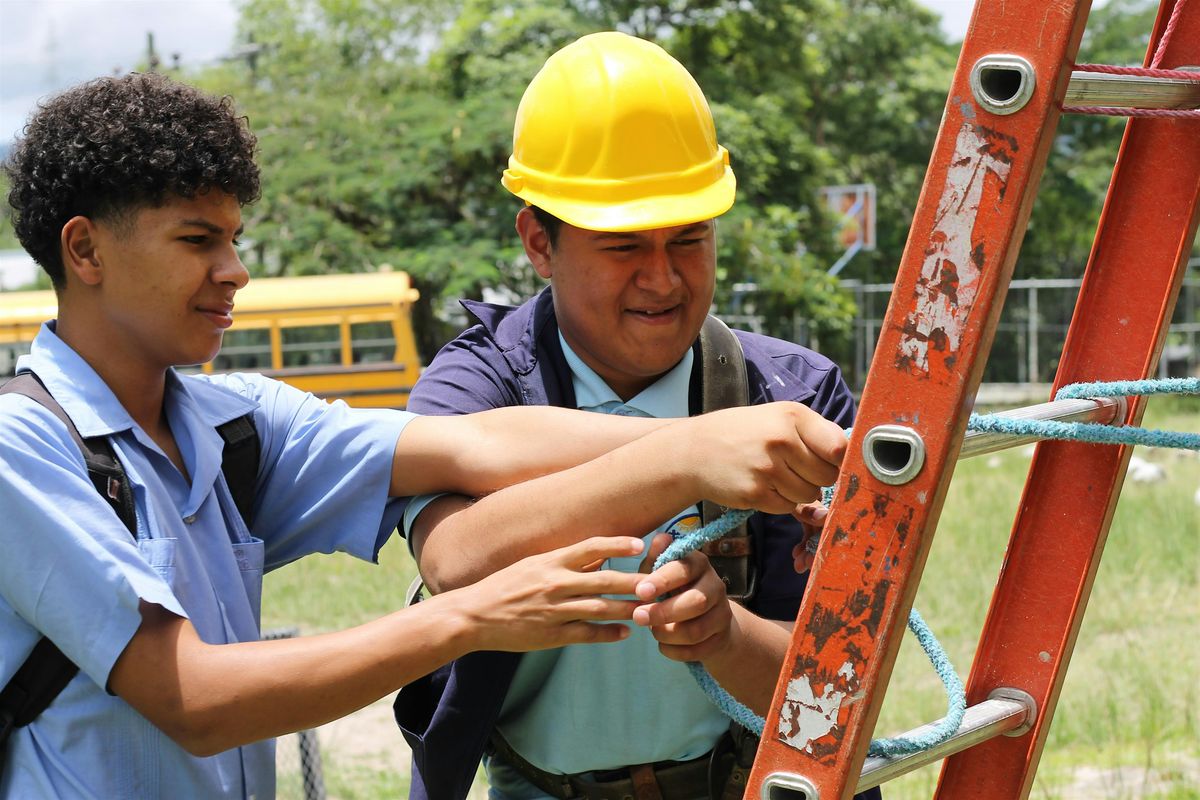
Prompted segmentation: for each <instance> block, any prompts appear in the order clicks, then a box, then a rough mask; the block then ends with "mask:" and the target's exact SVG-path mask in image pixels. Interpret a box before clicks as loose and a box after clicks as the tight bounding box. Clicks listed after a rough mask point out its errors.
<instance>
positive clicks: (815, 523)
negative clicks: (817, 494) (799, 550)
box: [792, 502, 829, 528]
mask: <svg viewBox="0 0 1200 800" xmlns="http://www.w3.org/2000/svg"><path fill="white" fill-rule="evenodd" d="M792 516H794V517H795V518H796V519H797V520H798V521H799V522H801V523H803V524H804V525H811V526H812V527H814V528H820V527H821V526H822V525H824V524H825V518H826V517H828V516H829V509H828V508H826V507H825V504H824V503H821V502H814V503H805V504H804V505H802V506H800V507H799V508H797V509H796V510H795V511H793V512H792Z"/></svg>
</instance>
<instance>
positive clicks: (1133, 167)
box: [746, 0, 1200, 800]
mask: <svg viewBox="0 0 1200 800" xmlns="http://www.w3.org/2000/svg"><path fill="white" fill-rule="evenodd" d="M1183 2H1186V0H1163V2H1162V7H1161V8H1160V11H1159V17H1158V20H1157V22H1156V24H1155V30H1154V35H1153V36H1152V39H1151V47H1150V52H1151V53H1155V52H1156V50H1157V48H1158V47H1159V43H1160V42H1161V41H1162V40H1163V39H1164V38H1168V41H1167V43H1166V45H1167V46H1166V47H1165V48H1163V52H1162V54H1161V56H1160V57H1159V58H1157V59H1156V61H1157V62H1159V63H1155V66H1161V67H1164V68H1167V67H1170V68H1181V67H1185V66H1187V65H1200V3H1194V4H1193V6H1192V7H1191V8H1190V9H1188V10H1187V12H1186V13H1182V14H1176V15H1175V18H1174V19H1172V11H1174V10H1175V8H1176V3H1183ZM1088 7H1089V3H1088V2H1087V0H1056V2H1046V1H1045V0H978V2H977V4H976V6H975V12H974V16H973V18H972V21H971V25H970V28H969V30H968V32H967V35H966V39H965V41H964V42H963V47H962V53H961V56H960V58H959V62H958V68H957V70H956V72H955V76H954V82H953V85H952V87H951V91H950V96H949V99H948V101H947V104H946V110H945V115H944V117H943V119H942V124H941V129H940V131H939V133H938V138H937V142H936V144H935V146H934V152H933V156H932V159H931V163H930V167H929V170H928V173H927V174H926V177H925V184H924V187H923V189H922V191H921V196H920V201H919V204H918V210H917V213H916V215H915V218H914V220H913V225H912V229H911V231H910V235H909V239H908V244H907V246H906V248H905V251H904V255H903V259H902V261H901V265H900V270H899V274H898V276H897V279H896V283H895V288H894V290H893V294H892V300H891V305H890V306H889V308H888V313H887V317H886V319H885V322H884V325H883V329H882V333H881V335H880V339H879V344H878V347H877V349H876V351H875V357H874V362H873V363H872V366H871V370H870V374H869V377H868V380H867V383H866V387H865V390H864V392H863V398H862V404H861V409H860V412H859V415H858V419H857V421H856V423H855V425H854V431H853V435H852V437H851V439H850V450H849V454H848V455H847V457H846V461H845V464H844V465H843V468H842V472H841V477H840V479H839V482H838V488H837V492H836V495H835V498H834V500H833V505H832V508H831V510H830V515H829V517H828V518H827V520H826V523H825V529H824V534H823V544H822V551H821V553H820V555H818V558H817V563H816V565H815V566H814V567H813V572H812V575H811V577H810V579H809V587H808V593H807V595H806V596H805V598H804V603H803V605H802V607H801V609H800V612H799V615H798V618H797V621H796V626H795V630H794V633H793V638H792V643H791V646H790V648H789V650H788V653H787V656H786V657H785V659H784V663H783V667H782V670H781V674H780V676H779V681H778V684H777V685H776V688H775V694H774V699H773V700H772V704H771V708H770V710H769V713H768V716H767V718H766V726H765V729H764V734H763V739H762V744H761V746H760V749H759V751H758V756H757V758H756V760H755V763H754V767H753V769H752V771H751V775H750V779H749V783H748V785H747V791H746V797H747V798H748V800H848V798H850V797H851V796H852V795H853V794H854V793H855V790H856V788H857V789H865V788H868V787H869V786H874V785H878V783H879V782H880V780H881V773H887V774H888V777H893V776H894V775H895V774H900V772H901V771H908V769H913V768H915V767H917V766H921V765H922V764H925V763H929V762H930V761H932V760H935V759H936V758H942V757H945V756H947V754H954V755H951V756H950V757H949V758H948V760H947V761H946V762H945V764H944V766H943V771H942V774H941V778H940V782H939V786H938V789H937V797H938V798H945V800H963V799H964V798H970V799H971V800H1002V799H1003V800H1016V799H1017V798H1025V797H1028V796H1029V792H1030V788H1031V785H1032V783H1033V776H1034V772H1035V770H1036V768H1037V764H1038V760H1039V758H1040V755H1041V750H1042V747H1043V745H1044V743H1045V740H1046V734H1047V732H1048V730H1049V727H1050V720H1051V718H1052V716H1053V713H1054V707H1055V704H1056V702H1057V700H1058V695H1059V692H1060V689H1061V687H1062V683H1063V679H1064V677H1065V673H1066V668H1067V664H1068V662H1069V660H1070V656H1071V652H1072V649H1073V647H1074V644H1075V639H1076V636H1077V634H1078V631H1079V625H1080V622H1081V621H1082V616H1083V611H1084V608H1085V607H1086V605H1087V600H1088V596H1089V594H1090V592H1091V587H1092V583H1093V580H1094V578H1095V575H1096V569H1097V566H1098V564H1099V561H1100V556H1101V553H1102V551H1103V548H1104V542H1105V537H1106V535H1107V532H1108V526H1109V523H1110V521H1111V519H1112V515H1113V510H1114V507H1115V504H1116V500H1117V496H1118V493H1119V491H1120V488H1121V483H1122V480H1123V478H1124V474H1125V469H1126V466H1127V464H1128V461H1129V456H1130V448H1128V447H1094V446H1085V445H1081V444H1079V443H1073V442H1044V443H1042V444H1041V445H1039V447H1038V449H1037V454H1036V455H1035V457H1034V460H1033V463H1032V466H1031V469H1030V473H1029V477H1028V481H1027V483H1026V487H1025V492H1024V496H1023V499H1022V501H1021V505H1020V510H1019V512H1018V516H1017V519H1016V522H1015V525H1014V528H1013V533H1012V538H1011V540H1010V542H1009V546H1008V551H1007V556H1006V559H1005V563H1004V565H1003V568H1002V571H1001V574H1000V578H999V582H998V584H997V588H996V590H995V593H994V595H993V597H992V601H991V607H990V610H989V612H988V616H987V620H986V622H985V625H984V628H983V633H982V637H981V640H980V644H979V647H978V650H977V652H976V656H975V662H974V664H973V666H972V669H971V673H970V679H969V683H968V687H967V701H968V704H969V708H968V713H967V719H966V720H965V721H964V723H963V725H962V726H960V728H959V733H960V734H961V735H956V737H954V738H953V739H951V740H950V741H949V742H947V743H945V745H943V746H939V748H937V750H936V752H928V753H926V754H924V755H925V757H924V758H923V759H922V758H920V757H914V758H911V759H907V758H906V759H903V760H905V761H912V762H914V763H912V764H911V765H909V766H908V768H907V769H892V768H893V767H896V766H898V765H895V764H887V763H883V764H880V763H867V764H866V768H865V769H864V761H865V760H866V754H867V746H868V744H869V740H870V735H871V733H872V731H873V729H874V727H875V723H876V720H877V718H878V716H879V709H880V706H881V704H882V702H883V695H884V692H885V690H886V687H887V683H888V679H889V677H890V675H891V671H892V667H893V665H894V663H895V660H896V654H897V651H898V648H899V645H900V640H901V635H902V633H903V630H904V626H905V622H906V620H907V618H908V613H909V609H910V608H911V607H912V602H913V596H914V595H915V594H916V591H917V584H918V582H919V580H920V576H921V571H922V569H923V568H924V565H925V560H926V556H927V554H928V552H929V547H930V545H931V543H932V539H933V533H934V530H935V527H936V523H937V519H938V515H939V513H940V511H941V507H942V502H943V500H944V498H945V495H946V490H947V488H948V485H949V483H950V477H951V473H952V470H953V466H954V464H955V461H956V459H957V458H958V457H959V455H960V449H961V448H962V445H963V434H964V429H965V426H966V423H967V417H968V414H969V412H970V407H971V405H972V401H973V398H974V394H975V391H976V389H977V387H978V385H979V381H980V377H981V374H982V372H983V366H984V363H985V361H986V358H987V353H988V350H989V348H990V346H991V342H992V337H993V334H994V332H995V328H996V323H997V319H998V318H999V316H1000V310H1001V306H1002V303H1003V298H1004V294H1005V291H1006V290H1007V287H1008V282H1009V280H1010V278H1011V275H1012V271H1013V264H1014V262H1015V261H1016V258H1017V252H1018V249H1019V246H1020V242H1021V238H1022V236H1023V235H1024V232H1025V226H1026V223H1027V220H1028V217H1029V211H1030V207H1031V206H1032V203H1033V200H1034V196H1035V193H1036V189H1037V184H1038V181H1039V179H1040V177H1041V173H1042V169H1043V167H1044V165H1045V162H1046V158H1047V155H1048V153H1049V150H1050V146H1051V142H1052V140H1053V137H1054V132H1055V127H1056V125H1057V122H1058V118H1059V115H1060V113H1061V107H1062V105H1063V103H1064V99H1066V100H1068V101H1069V100H1070V99H1073V98H1082V97H1088V98H1089V99H1092V100H1093V102H1092V103H1091V104H1093V105H1113V106H1121V105H1126V106H1138V107H1143V108H1144V107H1147V105H1149V106H1150V107H1153V106H1155V105H1157V107H1163V106H1167V107H1170V106H1171V105H1180V104H1181V103H1180V102H1178V101H1162V100H1161V99H1158V100H1155V99H1147V98H1149V97H1150V95H1151V94H1153V93H1154V92H1156V91H1158V90H1159V89H1163V87H1164V85H1165V83H1168V82H1160V81H1155V80H1153V79H1147V80H1143V81H1142V85H1143V88H1142V89H1139V88H1136V87H1134V88H1132V89H1130V85H1132V84H1128V85H1126V84H1122V82H1121V81H1120V80H1117V81H1116V82H1115V83H1111V84H1107V85H1106V86H1098V83H1097V82H1093V81H1092V80H1091V77H1090V76H1086V75H1080V73H1075V75H1074V76H1073V75H1072V72H1073V62H1074V59H1075V55H1076V52H1077V50H1078V47H1079V41H1080V38H1081V36H1082V33H1083V28H1084V23H1085V21H1086V18H1087V12H1088ZM1169 20H1170V22H1171V24H1170V25H1169V24H1168V21H1169ZM1164 34H1169V36H1166V37H1165V36H1164ZM1106 80H1108V78H1107V76H1106ZM1182 83H1184V84H1188V83H1191V82H1190V81H1186V80H1185V81H1183V82H1182ZM1147 85H1148V86H1150V88H1149V89H1146V88H1144V87H1145V86H1147ZM1176 88H1178V87H1176ZM1184 88H1185V89H1187V87H1186V86H1185V87H1184ZM1167 89H1168V90H1169V89H1170V87H1167ZM1195 89H1196V85H1195V84H1194V83H1192V85H1191V89H1189V90H1188V91H1191V92H1192V95H1191V96H1192V98H1193V100H1187V101H1183V103H1182V104H1190V107H1191V108H1196V107H1197V104H1196V103H1195V102H1194V97H1195ZM1089 92H1094V93H1093V94H1090V95H1089ZM1096 93H1098V94H1107V95H1119V96H1120V97H1108V99H1105V100H1102V101H1099V102H1096V101H1095V99H1094V98H1095V97H1096V96H1097V94H1096ZM1138 97H1140V98H1141V100H1142V101H1144V102H1133V100H1136V99H1137V98H1138ZM1131 98H1132V100H1131ZM1198 218H1200V119H1194V118H1154V117H1146V118H1142V117H1136V118H1133V119H1131V120H1130V121H1129V123H1128V125H1127V127H1126V131H1125V136H1124V139H1123V141H1122V144H1121V148H1120V152H1119V154H1118V156H1117V161H1116V166H1115V168H1114V173H1113V179H1112V182H1111V185H1110V187H1109V193H1108V197H1107V199H1106V201H1105V205H1104V210H1103V213H1102V215H1101V219H1100V224H1099V229H1098V231H1097V234H1096V239H1095V243H1094V245H1093V249H1092V253H1091V257H1090V259H1089V261H1088V265H1087V270H1086V273H1085V276H1084V280H1083V285H1082V288H1081V289H1080V296H1079V300H1078V303H1077V306H1076V309H1075V314H1074V318H1073V320H1072V322H1071V327H1070V331H1069V333H1068V335H1067V339H1066V343H1065V345H1064V350H1063V355H1062V360H1061V362H1060V367H1059V370H1058V375H1057V376H1056V378H1055V389H1056V390H1057V388H1058V387H1059V386H1062V385H1065V384H1067V383H1072V382H1080V381H1106V380H1118V379H1131V378H1141V377H1147V376H1150V375H1152V374H1153V371H1154V369H1155V365H1156V362H1157V360H1158V357H1159V354H1160V352H1161V350H1162V347H1163V343H1164V339H1165V335H1166V330H1167V326H1168V324H1169V320H1170V318H1171V314H1172V311H1173V309H1174V306H1175V300H1176V298H1177V296H1178V293H1179V287H1180V284H1181V282H1182V278H1183V273H1184V270H1185V268H1186V259H1187V254H1188V252H1189V251H1190V249H1191V247H1192V243H1193V241H1194V240H1195V235H1196V226H1197V219H1198ZM1124 408H1125V410H1124V415H1123V421H1124V422H1125V423H1127V424H1131V425H1136V424H1138V423H1139V422H1140V421H1141V416H1142V413H1143V411H1144V407H1143V403H1142V401H1141V400H1140V399H1133V400H1131V401H1130V402H1129V403H1128V405H1127V406H1125V407H1124ZM1118 421H1121V420H1118ZM1064 521H1066V522H1064ZM1000 733H1007V734H1008V736H1000V735H999V734H1000ZM880 761H881V759H876V758H872V759H871V760H870V762H880ZM899 766H903V765H899Z"/></svg>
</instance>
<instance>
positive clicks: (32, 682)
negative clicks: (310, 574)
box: [0, 372, 261, 774]
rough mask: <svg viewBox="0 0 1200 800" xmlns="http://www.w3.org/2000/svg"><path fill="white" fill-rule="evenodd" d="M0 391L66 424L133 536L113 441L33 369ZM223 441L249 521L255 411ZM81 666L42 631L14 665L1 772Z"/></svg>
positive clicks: (4, 703) (3, 719)
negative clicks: (73, 411)
mask: <svg viewBox="0 0 1200 800" xmlns="http://www.w3.org/2000/svg"><path fill="white" fill-rule="evenodd" d="M0 394H22V395H25V396H26V397H28V398H29V399H31V400H33V401H34V402H36V403H38V404H40V405H42V406H43V407H45V408H46V410H48V411H50V412H51V413H52V414H54V416H56V417H58V418H59V419H60V420H62V421H63V423H64V424H65V425H66V426H67V430H68V431H69V432H70V434H71V438H72V439H74V440H75V444H77V445H78V446H79V451H80V453H82V454H83V460H84V463H85V464H86V465H87V472H88V477H89V478H91V480H92V485H93V486H95V487H96V491H97V492H99V494H100V496H101V497H103V498H104V499H105V500H106V501H107V502H108V504H109V505H110V506H112V508H113V511H114V512H115V513H116V515H117V517H118V518H120V520H121V522H123V523H124V524H125V528H126V529H127V530H128V531H129V533H130V535H131V536H133V538H134V539H137V511H136V509H135V507H134V505H133V491H132V490H131V489H130V487H129V481H128V480H127V479H126V476H125V468H124V467H122V466H121V462H120V460H118V459H117V456H116V453H114V452H113V449H112V445H111V444H110V443H109V441H108V437H106V436H93V437H88V438H86V439H85V438H83V436H81V435H80V433H79V429H78V428H76V427H75V423H74V422H72V421H71V418H70V417H69V416H67V412H66V411H64V410H63V407H62V406H61V405H59V404H58V401H57V400H55V399H54V397H53V395H51V394H50V392H49V391H47V389H46V386H45V384H43V383H42V381H41V379H40V378H38V376H37V375H35V374H34V373H32V372H22V373H21V374H20V375H17V376H16V377H15V378H12V379H11V380H9V381H7V382H6V383H5V384H4V385H2V386H0ZM217 432H218V433H220V434H221V439H222V440H223V441H224V442H225V446H224V449H223V450H222V454H221V472H222V473H224V475H225V483H226V484H227V485H228V486H229V492H230V494H231V495H233V501H234V504H235V505H236V506H237V510H238V513H240V514H241V515H242V519H243V520H245V522H246V526H247V527H249V526H250V524H251V521H252V520H251V513H252V509H253V505H254V494H255V485H256V482H257V478H258V461H259V455H260V450H261V444H260V441H259V436H258V429H257V428H255V427H254V416H253V414H246V415H245V416H242V417H238V418H237V419H234V420H230V421H229V422H226V423H225V424H223V425H219V426H218V427H217ZM77 672H79V667H78V666H76V665H75V663H74V662H72V661H71V659H69V658H67V656H66V655H64V654H63V652H62V651H61V650H59V649H58V647H57V646H56V645H55V644H54V642H52V641H50V639H49V638H47V637H45V636H43V637H42V638H41V639H39V640H38V642H37V644H35V645H34V647H33V650H32V651H31V652H30V653H29V655H28V656H27V657H26V658H25V661H24V662H23V663H22V664H21V666H20V667H19V668H18V669H17V671H16V673H15V674H14V675H13V677H12V679H11V680H9V682H8V684H7V685H6V686H5V687H4V689H3V690H0V774H3V772H4V752H5V747H4V745H5V744H6V743H7V741H8V737H9V735H10V734H11V733H12V731H13V730H14V729H16V728H20V727H22V726H25V725H28V724H29V723H30V722H33V721H34V720H35V719H37V717H38V715H39V714H41V713H42V712H43V711H45V710H46V708H47V707H49V705H50V704H51V703H52V702H54V698H56V697H58V695H59V694H60V693H62V690H63V689H65V688H67V684H68V683H70V682H71V679H72V678H74V677H75V674H76V673H77Z"/></svg>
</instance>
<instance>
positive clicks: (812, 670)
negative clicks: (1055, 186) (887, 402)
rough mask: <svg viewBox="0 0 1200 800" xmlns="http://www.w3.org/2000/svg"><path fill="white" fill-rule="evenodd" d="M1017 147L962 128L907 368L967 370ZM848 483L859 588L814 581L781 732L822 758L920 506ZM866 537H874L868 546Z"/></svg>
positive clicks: (857, 695) (903, 351)
mask: <svg viewBox="0 0 1200 800" xmlns="http://www.w3.org/2000/svg"><path fill="white" fill-rule="evenodd" d="M1017 150H1018V143H1017V140H1016V139H1015V138H1014V137H1012V136H1009V135H1007V134H1003V133H1000V132H997V131H995V130H992V129H990V128H987V127H984V126H981V125H979V124H978V123H977V122H976V121H975V120H974V115H973V114H970V115H967V116H966V118H965V119H964V120H963V123H962V125H961V127H960V128H959V130H958V134H957V136H956V138H955V149H954V154H953V158H952V159H951V163H950V166H949V168H948V169H947V171H946V178H945V183H944V184H943V187H942V193H941V197H940V199H939V201H938V204H937V211H936V216H935V218H934V221H933V222H934V225H933V230H932V233H931V235H930V238H929V243H928V246H927V247H926V249H925V252H924V256H923V260H922V263H921V269H920V274H919V277H918V278H917V282H916V284H915V286H912V287H911V288H910V287H907V286H906V287H904V288H903V289H902V291H905V290H911V291H912V293H913V294H912V295H911V296H910V297H908V298H902V300H904V301H906V302H908V303H909V304H910V311H909V312H908V314H907V315H906V316H905V319H904V323H903V325H902V327H901V330H900V340H899V348H898V351H897V355H896V360H895V362H894V363H895V366H896V367H897V368H899V369H901V370H903V371H905V372H906V373H907V374H910V375H913V376H916V377H918V378H930V379H934V380H942V381H945V380H949V379H951V378H952V377H953V376H954V375H958V374H960V373H959V372H955V370H954V367H955V364H956V362H957V360H958V354H959V349H960V345H961V343H962V341H963V339H964V335H965V334H967V333H969V332H968V323H969V321H970V315H971V311H972V308H973V307H974V305H975V300H976V296H977V295H978V293H979V290H980V284H981V279H982V277H983V273H984V268H985V246H984V242H983V237H982V234H981V233H978V232H977V231H976V223H977V221H978V219H979V218H980V215H981V214H984V215H986V214H988V213H989V211H990V210H991V209H993V208H996V209H999V207H1000V206H1001V205H1002V203H1003V201H1004V199H1005V189H1006V187H1007V183H1008V178H1009V171H1010V168H1011V166H1012V162H1013V154H1014V153H1016V152H1017ZM981 227H982V228H986V227H987V226H981ZM898 288H899V287H898ZM847 484H848V485H847V489H846V490H845V492H844V496H843V497H842V498H841V502H844V503H849V504H851V505H853V506H854V507H855V509H856V511H857V513H856V514H855V515H853V516H852V517H850V518H852V519H853V520H854V522H853V523H852V524H851V525H850V528H849V530H846V529H844V528H843V527H841V526H839V527H837V528H836V529H835V530H834V531H833V532H832V535H831V536H830V537H829V539H828V542H829V546H830V547H832V548H836V547H846V546H852V547H856V548H857V549H861V550H862V551H863V558H861V559H857V560H856V561H855V562H854V563H855V564H856V565H857V567H856V568H857V569H859V570H860V571H859V572H857V573H856V574H855V576H854V577H855V579H856V580H857V581H858V582H859V586H858V588H857V589H855V590H854V591H852V592H851V593H850V595H849V596H848V597H847V596H846V595H845V594H844V592H841V591H835V590H834V587H835V586H837V585H839V583H841V582H839V581H838V580H836V579H834V580H833V581H832V583H831V584H830V585H829V586H813V585H810V587H809V590H810V591H814V592H816V593H817V594H816V597H817V598H820V599H814V605H813V612H812V615H811V616H810V617H809V619H808V622H807V626H806V628H805V630H804V638H803V640H802V644H803V646H802V647H801V648H799V650H798V652H797V653H796V655H795V656H794V658H795V662H794V663H793V665H792V671H791V679H790V680H789V681H788V683H787V685H786V691H785V695H784V698H783V702H782V705H781V706H780V714H779V724H778V730H777V731H776V735H777V737H778V739H779V741H781V742H783V743H784V744H786V745H787V746H789V747H791V748H794V749H796V750H799V751H801V752H804V753H807V754H809V755H810V756H812V757H813V758H815V759H817V760H818V761H820V762H822V763H830V762H832V760H833V759H834V758H835V756H836V754H837V753H838V751H839V750H840V748H841V744H842V739H843V736H844V733H845V726H846V721H847V720H848V719H849V716H850V712H851V710H852V709H853V707H854V705H855V704H856V703H857V702H859V701H860V700H861V699H862V698H863V697H864V696H865V691H864V690H865V688H866V687H865V686H864V680H865V676H866V673H867V667H868V657H869V654H870V653H873V652H874V651H875V649H876V648H875V647H874V642H875V639H876V637H877V635H878V634H879V631H880V628H881V624H882V622H883V615H884V613H885V611H886V609H887V607H888V599H889V595H890V594H891V592H892V590H893V589H894V588H895V586H896V585H897V584H896V581H897V580H898V579H899V576H898V575H897V574H896V573H893V572H892V568H893V567H896V566H897V565H898V564H900V562H901V555H902V552H903V550H904V547H905V544H906V540H907V539H908V538H909V533H910V529H911V523H912V521H913V519H914V514H915V511H916V509H914V508H913V507H912V506H910V505H907V504H905V503H901V502H895V500H896V499H897V498H896V497H894V496H889V495H888V494H887V490H886V489H884V490H883V491H882V492H881V491H878V490H871V491H869V492H867V491H864V490H866V489H867V486H865V485H861V484H860V482H859V480H858V479H857V477H856V476H853V475H852V476H850V479H849V480H848V481H847ZM856 495H857V496H856ZM921 502H924V501H923V500H922V501H921ZM864 537H865V538H867V539H870V540H871V541H870V542H869V544H867V545H866V546H864V545H863V542H864ZM841 585H845V584H844V583H841ZM822 600H823V601H824V602H822ZM831 600H832V601H833V602H830V601H831Z"/></svg>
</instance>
